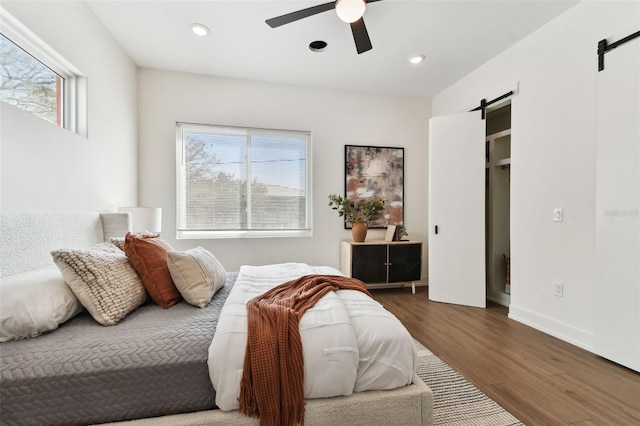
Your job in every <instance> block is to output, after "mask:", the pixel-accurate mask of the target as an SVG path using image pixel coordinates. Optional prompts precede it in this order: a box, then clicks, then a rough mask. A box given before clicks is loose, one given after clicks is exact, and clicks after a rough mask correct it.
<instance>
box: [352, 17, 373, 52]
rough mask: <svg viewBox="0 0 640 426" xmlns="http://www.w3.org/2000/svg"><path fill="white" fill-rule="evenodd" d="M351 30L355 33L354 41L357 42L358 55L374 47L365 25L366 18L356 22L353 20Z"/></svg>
mask: <svg viewBox="0 0 640 426" xmlns="http://www.w3.org/2000/svg"><path fill="white" fill-rule="evenodd" d="M351 32H352V33H353V41H355V42H356V50H357V51H358V55H359V54H361V53H364V52H366V51H367V50H371V49H372V48H373V46H372V45H371V39H370V38H369V33H368V32H367V27H366V26H365V25H364V19H362V18H360V19H358V20H357V21H356V22H352V23H351Z"/></svg>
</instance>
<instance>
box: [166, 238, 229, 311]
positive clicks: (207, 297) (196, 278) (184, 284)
mask: <svg viewBox="0 0 640 426" xmlns="http://www.w3.org/2000/svg"><path fill="white" fill-rule="evenodd" d="M167 266H168V267H169V272H170V273H171V278H172V279H173V283H174V284H175V285H176V288H177V289H178V291H179V292H180V294H181V295H182V297H183V298H184V300H186V301H187V303H190V304H192V305H194V306H198V307H200V308H204V307H205V306H207V305H208V304H209V302H211V299H212V298H213V295H214V294H215V293H216V291H218V290H220V289H221V288H222V287H223V286H224V283H225V281H226V279H227V272H226V271H225V269H224V266H222V264H221V263H220V262H219V261H218V259H216V257H215V256H214V255H213V254H212V253H211V252H210V251H208V250H206V249H204V248H202V247H196V248H194V249H191V250H187V251H182V252H181V251H174V250H169V251H167Z"/></svg>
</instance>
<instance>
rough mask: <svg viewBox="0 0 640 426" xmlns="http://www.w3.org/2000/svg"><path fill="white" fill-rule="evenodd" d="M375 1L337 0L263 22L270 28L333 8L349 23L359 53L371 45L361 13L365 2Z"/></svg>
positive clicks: (373, 0) (372, 0) (368, 48)
mask: <svg viewBox="0 0 640 426" xmlns="http://www.w3.org/2000/svg"><path fill="white" fill-rule="evenodd" d="M376 1H381V0H337V1H332V2H329V3H323V4H319V5H317V6H312V7H309V8H306V9H301V10H298V11H296V12H291V13H287V14H286V15H282V16H277V17H275V18H271V19H267V20H266V21H265V22H266V23H267V25H269V26H270V27H271V28H276V27H279V26H281V25H284V24H289V23H291V22H295V21H298V20H300V19H303V18H308V17H310V16H313V15H317V14H318V13H322V12H326V11H328V10H331V9H335V10H336V13H337V14H338V17H339V18H340V19H341V20H342V21H344V22H346V23H348V24H350V25H351V33H352V34H353V41H355V43H356V50H357V51H358V54H361V53H364V52H366V51H367V50H371V48H372V47H373V46H372V45H371V39H370V38H369V33H368V32H367V27H366V26H365V25H364V20H363V18H362V15H363V14H364V11H365V9H366V3H373V2H376Z"/></svg>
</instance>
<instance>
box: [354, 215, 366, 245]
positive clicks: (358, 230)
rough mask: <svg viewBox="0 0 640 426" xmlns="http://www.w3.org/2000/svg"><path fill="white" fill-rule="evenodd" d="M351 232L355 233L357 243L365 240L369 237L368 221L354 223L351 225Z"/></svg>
mask: <svg viewBox="0 0 640 426" xmlns="http://www.w3.org/2000/svg"><path fill="white" fill-rule="evenodd" d="M351 234H352V235H353V241H355V242H356V243H362V242H364V239H365V238H367V222H363V221H361V220H359V221H357V222H355V223H353V224H352V225H351Z"/></svg>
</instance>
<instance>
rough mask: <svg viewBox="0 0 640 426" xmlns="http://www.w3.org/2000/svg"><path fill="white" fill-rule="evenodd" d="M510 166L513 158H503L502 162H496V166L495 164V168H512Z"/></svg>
mask: <svg viewBox="0 0 640 426" xmlns="http://www.w3.org/2000/svg"><path fill="white" fill-rule="evenodd" d="M510 165H511V158H503V159H502V160H498V161H496V164H494V167H498V166H510Z"/></svg>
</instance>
